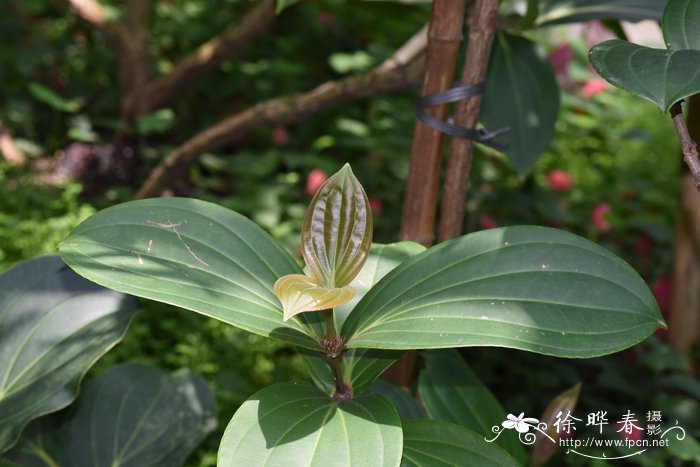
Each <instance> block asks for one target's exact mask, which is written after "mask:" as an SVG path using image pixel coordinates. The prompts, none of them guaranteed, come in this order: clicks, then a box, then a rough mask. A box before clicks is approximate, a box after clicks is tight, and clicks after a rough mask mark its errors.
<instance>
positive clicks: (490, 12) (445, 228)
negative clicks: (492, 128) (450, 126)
mask: <svg viewBox="0 0 700 467" xmlns="http://www.w3.org/2000/svg"><path fill="white" fill-rule="evenodd" d="M497 19H498V2H496V1H494V0H477V1H476V3H475V5H474V8H473V10H472V12H471V14H470V15H469V46H468V49H467V56H466V58H465V60H464V71H463V74H462V84H464V85H476V84H479V83H481V82H483V81H484V79H485V78H486V71H487V68H488V63H489V56H490V55H491V44H492V43H493V36H494V33H495V30H496V21H497ZM480 108H481V94H477V95H475V96H473V97H470V98H468V99H465V100H463V101H461V102H460V103H459V104H458V105H457V113H456V116H455V123H456V124H457V125H458V126H461V127H464V128H474V127H475V126H476V124H477V123H478V122H479V111H480ZM473 153H474V142H473V141H472V140H470V139H464V138H454V139H453V140H452V147H451V148H450V158H449V160H448V161H447V175H446V178H445V190H444V193H443V198H442V210H441V218H440V236H439V238H440V241H444V240H448V239H450V238H454V237H458V236H459V235H461V234H462V221H463V219H464V203H465V197H466V193H467V183H468V181H469V170H470V168H471V162H472V157H473Z"/></svg>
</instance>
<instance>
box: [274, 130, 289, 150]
mask: <svg viewBox="0 0 700 467" xmlns="http://www.w3.org/2000/svg"><path fill="white" fill-rule="evenodd" d="M272 142H273V144H274V145H275V146H284V145H286V144H287V143H288V142H289V132H288V131H287V129H286V128H285V127H283V126H276V127H275V129H274V130H272Z"/></svg>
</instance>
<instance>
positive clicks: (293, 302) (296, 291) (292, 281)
mask: <svg viewBox="0 0 700 467" xmlns="http://www.w3.org/2000/svg"><path fill="white" fill-rule="evenodd" d="M275 295H277V298H279V300H280V302H281V303H282V309H283V311H284V316H283V318H282V319H283V320H284V321H287V320H288V319H289V318H291V317H292V316H295V315H298V314H299V313H303V312H304V311H319V310H328V309H332V308H335V307H336V306H340V305H342V304H344V303H347V302H348V301H350V300H351V299H352V297H353V296H354V295H355V291H354V290H353V288H352V287H350V286H348V285H346V286H344V287H335V288H328V287H321V286H319V285H318V284H317V283H316V282H315V281H314V279H313V278H311V277H309V276H305V275H304V274H290V275H288V276H283V277H280V278H279V279H278V280H277V282H275Z"/></svg>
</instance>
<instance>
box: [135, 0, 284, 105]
mask: <svg viewBox="0 0 700 467" xmlns="http://www.w3.org/2000/svg"><path fill="white" fill-rule="evenodd" d="M275 18H276V15H275V0H264V1H262V2H260V3H259V4H258V5H257V6H255V8H253V9H252V10H250V12H248V13H247V14H246V15H245V16H244V17H243V18H242V19H241V21H240V22H238V23H236V24H234V25H233V26H231V27H229V28H227V29H226V30H225V31H224V32H222V33H221V34H219V35H218V36H216V37H214V38H212V39H209V40H208V41H207V42H205V43H204V44H202V45H200V46H199V47H198V48H197V49H196V50H195V51H193V52H192V53H190V54H189V55H187V56H186V57H185V58H183V59H182V60H181V61H180V62H179V63H177V64H176V65H175V67H174V68H173V70H172V71H171V72H170V73H168V74H167V75H164V76H162V77H160V78H158V79H156V80H154V81H152V82H150V83H149V84H148V86H147V87H146V89H145V90H144V92H143V95H142V96H141V98H142V99H143V100H144V102H145V104H144V107H145V108H146V109H147V110H155V109H158V108H160V107H163V106H164V105H166V104H167V103H168V102H169V101H170V100H171V99H172V98H173V97H175V96H177V95H178V93H179V92H180V91H181V90H182V88H184V87H186V86H187V85H189V84H190V83H191V82H193V81H194V80H195V79H197V78H199V77H200V76H202V75H203V74H205V73H207V72H209V71H211V70H214V69H216V67H217V66H219V65H220V64H221V62H223V61H224V60H228V59H231V58H232V57H234V56H237V55H240V54H241V53H242V52H243V51H244V50H245V49H246V47H247V46H248V45H249V44H251V43H252V42H253V41H255V39H257V38H258V37H260V36H261V35H262V34H263V33H264V32H265V31H267V30H268V29H269V27H270V26H271V25H272V24H273V22H274V20H275Z"/></svg>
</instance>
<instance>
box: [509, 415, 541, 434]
mask: <svg viewBox="0 0 700 467" xmlns="http://www.w3.org/2000/svg"><path fill="white" fill-rule="evenodd" d="M524 416H525V412H520V415H518V416H517V417H516V416H515V415H513V414H508V417H507V420H505V421H504V422H503V423H501V425H503V428H506V429H508V430H512V429H513V428H515V429H516V430H517V431H518V433H527V432H528V431H530V428H532V427H537V424H538V423H539V420H538V419H536V418H531V417H527V418H524Z"/></svg>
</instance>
